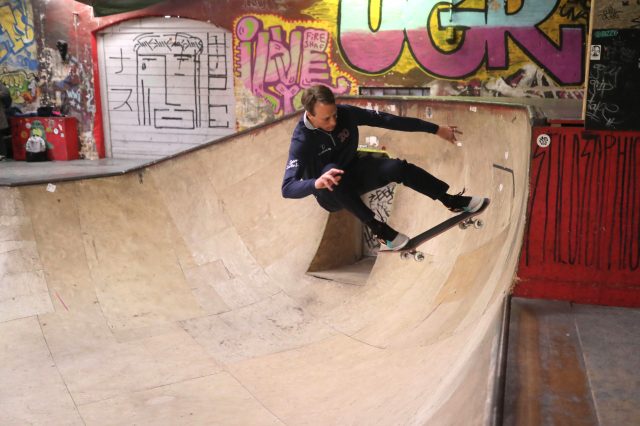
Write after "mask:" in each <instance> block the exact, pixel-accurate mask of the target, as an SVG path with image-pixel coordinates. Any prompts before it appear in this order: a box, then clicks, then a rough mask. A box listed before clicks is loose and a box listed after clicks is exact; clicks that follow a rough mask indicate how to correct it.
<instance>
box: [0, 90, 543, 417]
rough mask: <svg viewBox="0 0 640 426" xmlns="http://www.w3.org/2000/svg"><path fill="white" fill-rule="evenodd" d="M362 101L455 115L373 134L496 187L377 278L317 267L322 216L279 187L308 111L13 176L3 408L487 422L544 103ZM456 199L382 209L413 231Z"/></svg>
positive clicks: (3, 263)
mask: <svg viewBox="0 0 640 426" xmlns="http://www.w3.org/2000/svg"><path fill="white" fill-rule="evenodd" d="M369 101H370V102H372V103H373V104H376V103H377V106H378V108H379V109H381V110H385V109H386V110H389V111H395V112H396V113H401V114H403V115H408V116H415V117H421V118H427V117H426V114H430V115H431V114H432V116H431V117H430V118H429V120H431V121H434V122H436V123H440V124H452V125H453V124H456V125H458V126H459V127H460V128H461V130H462V131H463V132H464V137H463V138H462V142H463V146H462V147H461V148H459V147H456V146H453V145H450V144H448V143H446V142H444V141H442V140H439V139H437V138H436V137H434V136H432V135H427V134H417V133H401V132H392V131H386V130H381V129H372V128H361V138H364V137H366V136H372V135H375V136H377V137H378V140H380V141H381V143H383V144H384V145H386V146H387V147H388V149H389V151H390V152H392V153H393V154H395V155H397V156H400V157H404V158H406V159H408V160H409V161H411V162H414V163H415V164H417V165H419V166H421V167H424V168H426V169H428V170H429V171H430V172H432V173H433V174H435V175H436V176H439V177H441V178H442V179H444V180H446V181H447V182H449V183H451V185H452V190H453V191H459V190H461V189H462V188H463V187H466V188H467V193H469V194H478V195H482V196H487V197H489V198H491V200H492V201H491V206H490V208H489V209H488V210H487V211H486V212H484V213H483V218H484V220H485V227H484V228H483V229H482V230H466V231H463V230H459V229H455V230H452V231H451V232H448V233H446V234H444V235H442V236H441V237H439V238H437V239H435V240H433V241H431V242H430V243H428V244H426V245H425V246H423V248H424V250H423V251H424V252H425V253H427V254H429V257H428V259H427V261H425V262H406V261H403V260H401V259H400V258H399V257H398V256H386V257H384V258H382V257H380V258H379V259H377V261H376V263H375V265H374V266H373V268H372V270H371V273H370V275H369V277H368V279H367V280H366V282H365V283H364V285H350V284H343V283H339V282H334V281H331V280H326V279H320V278H315V277H312V276H309V275H307V274H306V272H307V269H308V267H309V264H310V262H311V260H312V259H313V258H314V257H315V256H316V252H317V250H318V247H319V245H320V242H321V240H322V238H323V234H324V229H325V224H326V222H327V218H328V215H327V214H326V213H325V212H324V211H323V210H322V209H320V208H319V207H318V206H317V205H316V203H315V201H314V199H313V197H309V198H307V199H304V200H285V199H283V198H282V196H281V194H280V185H281V179H282V175H283V170H284V166H285V162H286V158H287V150H288V144H289V140H290V133H291V131H292V129H293V127H294V125H295V122H296V121H297V119H298V117H290V118H286V119H283V120H281V121H279V122H276V123H274V124H272V125H269V126H266V127H263V128H260V129H258V130H255V131H252V132H248V133H244V134H241V135H239V136H236V137H233V138H230V139H226V140H225V141H223V142H220V143H216V144H212V145H210V146H206V147H203V148H202V149H199V150H196V151H194V152H190V153H188V154H186V155H181V156H178V157H175V158H172V159H169V160H167V161H164V162H161V163H159V164H155V165H153V166H150V167H148V168H146V169H143V170H140V171H137V172H133V173H129V174H125V175H122V176H112V177H105V178H96V179H89V180H78V181H72V182H64V183H59V184H58V185H57V188H56V191H55V192H48V191H47V190H46V185H43V184H42V185H32V186H23V187H13V188H8V187H5V188H0V230H1V232H0V236H1V238H0V247H1V250H0V277H1V280H2V281H1V283H0V342H1V344H0V377H2V382H3V386H2V388H1V389H0V424H3V425H7V424H27V423H34V424H68V425H72V424H91V425H96V424H97V425H103V424H114V425H119V424H154V425H159V424H167V425H175V424H225V425H230V424H239V425H247V424H251V425H262V424H265V425H269V424H274V425H281V424H287V425H304V424H314V425H337V424H340V425H344V424H360V425H370V424H384V425H396V424H405V425H408V424H415V425H424V424H429V425H439V424H442V425H452V424H461V425H473V424H483V423H485V422H486V421H487V419H488V416H489V414H490V407H489V403H488V401H489V400H490V396H491V394H492V391H493V389H492V387H493V384H494V369H495V365H494V360H495V358H496V353H495V352H496V342H497V340H498V335H499V331H500V318H501V310H502V306H503V302H504V299H505V295H506V294H507V293H508V291H509V288H510V285H511V283H512V278H513V276H514V270H515V267H516V263H517V260H518V255H519V250H520V245H521V240H522V234H523V228H524V218H525V203H526V199H527V197H526V195H527V194H526V191H527V185H528V164H529V146H530V135H531V123H530V112H529V110H528V109H526V108H524V107H519V106H515V105H497V104H471V103H465V102H453V101H435V100H433V101H406V100H387V101H385V102H384V103H383V102H381V101H379V100H369ZM361 102H363V101H361ZM363 104H366V102H363ZM448 215H450V212H448V211H447V210H446V209H445V208H443V207H442V206H441V205H440V204H439V203H436V202H434V201H432V200H430V199H428V198H426V197H424V196H421V195H420V194H417V193H414V192H412V191H411V190H409V189H408V188H404V187H400V188H398V189H397V190H396V198H395V201H394V211H393V215H392V217H391V219H390V221H391V224H392V225H393V226H394V227H395V228H396V229H399V230H402V231H403V232H405V233H407V234H409V235H413V234H416V233H418V232H420V231H422V230H424V229H426V228H428V227H429V226H430V225H431V224H433V223H437V222H440V221H442V220H443V219H444V218H446V217H447V216H448Z"/></svg>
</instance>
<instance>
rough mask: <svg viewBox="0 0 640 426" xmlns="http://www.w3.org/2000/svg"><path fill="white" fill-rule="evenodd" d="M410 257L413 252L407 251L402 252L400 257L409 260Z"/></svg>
mask: <svg viewBox="0 0 640 426" xmlns="http://www.w3.org/2000/svg"><path fill="white" fill-rule="evenodd" d="M409 258H411V253H409V252H407V251H405V252H402V253H400V259H402V260H409Z"/></svg>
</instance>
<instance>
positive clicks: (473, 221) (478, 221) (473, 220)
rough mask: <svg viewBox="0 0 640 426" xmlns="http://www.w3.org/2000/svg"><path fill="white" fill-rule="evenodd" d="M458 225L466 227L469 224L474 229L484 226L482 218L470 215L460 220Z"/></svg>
mask: <svg viewBox="0 0 640 426" xmlns="http://www.w3.org/2000/svg"><path fill="white" fill-rule="evenodd" d="M458 226H460V229H467V228H469V227H471V226H473V227H474V228H476V229H480V228H482V227H483V226H484V221H483V220H482V219H478V218H475V217H470V218H468V219H465V220H463V221H462V222H460V224H459V225H458Z"/></svg>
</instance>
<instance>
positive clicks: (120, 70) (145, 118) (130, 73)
mask: <svg viewBox="0 0 640 426" xmlns="http://www.w3.org/2000/svg"><path fill="white" fill-rule="evenodd" d="M144 25H146V26H148V27H150V28H162V30H156V31H146V30H145V29H140V28H137V27H136V26H135V25H134V24H132V23H130V22H126V21H125V22H123V23H121V24H118V25H116V26H113V27H110V28H108V29H105V30H104V32H103V33H102V34H101V45H100V48H101V49H103V51H104V56H103V57H104V62H103V64H102V67H103V70H104V74H103V76H102V78H103V79H104V82H105V84H104V85H103V91H102V93H101V95H102V96H103V97H104V98H105V99H106V103H105V104H104V106H106V108H105V109H104V110H103V111H104V112H105V113H106V114H107V115H106V116H105V117H104V119H105V122H106V121H108V123H109V127H108V129H109V131H108V134H107V136H108V141H109V142H110V150H111V154H112V155H113V156H116V155H117V156H128V157H136V158H150V157H153V156H161V155H170V154H173V153H176V152H179V151H181V150H184V149H187V148H190V147H193V146H196V145H199V144H201V143H204V142H208V141H211V140H214V139H217V138H219V137H221V136H225V135H228V134H230V133H232V132H234V131H235V109H234V103H233V93H234V89H233V75H232V72H233V71H232V67H231V35H230V34H229V33H228V32H226V31H224V30H222V29H218V28H216V27H215V26H213V25H210V24H207V23H203V22H198V21H193V20H187V19H176V20H169V19H161V18H147V19H146V20H145V23H144Z"/></svg>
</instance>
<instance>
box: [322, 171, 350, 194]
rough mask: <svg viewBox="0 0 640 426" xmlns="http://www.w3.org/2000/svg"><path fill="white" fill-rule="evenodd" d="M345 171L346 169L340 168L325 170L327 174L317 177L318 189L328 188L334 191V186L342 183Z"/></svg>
mask: <svg viewBox="0 0 640 426" xmlns="http://www.w3.org/2000/svg"><path fill="white" fill-rule="evenodd" d="M343 173H344V170H340V169H331V170H329V171H327V172H325V174H323V175H322V176H320V177H319V178H318V179H316V184H315V186H316V189H323V188H326V189H328V190H329V191H333V187H334V186H335V185H339V184H340V179H342V174H343Z"/></svg>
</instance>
